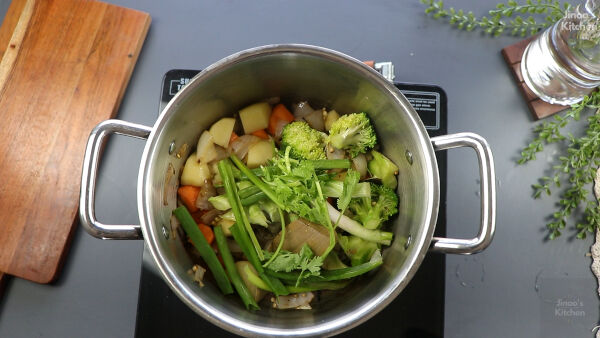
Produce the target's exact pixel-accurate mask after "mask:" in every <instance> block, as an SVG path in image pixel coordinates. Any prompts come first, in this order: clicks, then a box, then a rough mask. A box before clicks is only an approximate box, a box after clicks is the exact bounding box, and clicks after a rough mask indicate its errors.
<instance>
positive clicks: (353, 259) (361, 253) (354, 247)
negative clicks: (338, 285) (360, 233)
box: [338, 236, 379, 266]
mask: <svg viewBox="0 0 600 338" xmlns="http://www.w3.org/2000/svg"><path fill="white" fill-rule="evenodd" d="M338 242H339V243H340V246H341V247H342V249H343V250H344V253H346V255H347V256H348V257H350V264H351V265H352V266H357V265H360V264H363V263H366V262H368V261H369V259H370V258H371V256H373V253H374V252H375V250H377V249H379V246H378V245H377V243H375V242H369V241H365V240H364V239H362V238H360V237H356V236H340V238H339V241H338Z"/></svg>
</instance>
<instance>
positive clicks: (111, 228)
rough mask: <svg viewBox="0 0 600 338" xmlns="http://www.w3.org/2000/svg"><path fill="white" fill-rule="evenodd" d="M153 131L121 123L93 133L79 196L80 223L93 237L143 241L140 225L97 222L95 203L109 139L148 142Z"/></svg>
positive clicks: (100, 126) (101, 126)
mask: <svg viewBox="0 0 600 338" xmlns="http://www.w3.org/2000/svg"><path fill="white" fill-rule="evenodd" d="M151 131H152V128H151V127H146V126H144V125H140V124H135V123H130V122H125V121H121V120H106V121H103V122H101V123H99V124H98V125H97V126H96V127H95V128H94V129H93V130H92V132H91V134H90V137H89V138H88V142H87V146H86V148H85V156H84V158H83V171H82V174H81V191H80V194H79V219H80V221H81V224H82V225H83V227H84V228H85V230H87V232H88V233H89V234H90V235H92V236H94V237H97V238H102V239H142V238H143V237H142V229H141V227H140V226H139V225H113V224H103V223H101V222H99V221H98V220H97V219H96V211H95V207H94V203H95V194H96V178H97V174H98V164H99V160H100V153H101V152H102V149H103V148H104V145H105V144H106V138H107V136H109V135H111V134H117V135H125V136H129V137H136V138H141V139H147V138H148V136H149V135H150V132H151Z"/></svg>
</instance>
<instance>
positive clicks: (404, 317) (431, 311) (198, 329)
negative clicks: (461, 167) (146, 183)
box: [135, 63, 447, 337]
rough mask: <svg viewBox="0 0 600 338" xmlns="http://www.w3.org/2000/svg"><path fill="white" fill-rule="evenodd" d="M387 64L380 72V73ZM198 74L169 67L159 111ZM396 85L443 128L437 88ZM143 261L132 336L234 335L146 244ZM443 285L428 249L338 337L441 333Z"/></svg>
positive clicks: (443, 107)
mask: <svg viewBox="0 0 600 338" xmlns="http://www.w3.org/2000/svg"><path fill="white" fill-rule="evenodd" d="M387 64H388V63H385V64H384V69H383V71H382V73H383V74H384V75H386V74H385V71H386V70H387V69H388V68H385V67H387V66H388V65H387ZM376 65H377V64H376ZM376 68H377V67H376ZM380 71H381V70H380ZM392 72H393V68H392ZM198 73H199V71H198V70H186V69H173V70H170V71H168V72H167V73H166V74H165V76H164V78H163V83H162V90H161V95H160V101H159V112H160V111H162V109H163V108H164V107H165V106H166V105H167V103H168V102H169V101H170V100H171V98H173V96H175V94H176V93H177V92H178V91H179V90H180V89H181V88H182V87H183V86H185V85H186V84H187V83H189V81H190V80H191V79H192V78H193V77H194V76H195V75H196V74H198ZM392 78H393V76H392V77H388V79H390V80H391V79H392ZM394 84H395V86H396V87H397V88H398V89H399V90H400V91H401V92H402V93H403V94H404V96H406V98H407V99H408V100H409V101H410V103H411V104H412V105H413V107H414V108H415V110H416V111H417V113H418V114H419V116H420V118H421V120H422V121H423V124H424V125H425V127H426V129H427V131H428V133H429V135H430V136H437V135H445V134H446V133H447V99H446V94H445V93H444V91H443V90H442V89H441V88H440V87H437V86H433V85H422V84H409V83H394ZM436 157H437V161H438V167H439V174H440V210H439V213H438V221H437V225H436V229H435V236H441V237H443V236H445V235H446V152H437V153H436ZM142 262H143V263H142V271H141V277H140V292H139V299H138V308H137V321H136V332H135V335H136V337H167V336H168V337H201V336H204V337H235V335H233V334H231V333H229V332H227V331H224V330H222V329H221V328H218V327H217V326H215V325H213V324H211V323H209V322H208V321H206V320H204V319H203V318H202V317H200V316H199V315H197V314H196V313H195V312H193V311H192V310H191V309H190V308H188V307H187V305H185V304H184V303H183V302H182V301H181V300H179V298H177V296H176V295H175V294H174V293H173V292H172V291H171V289H169V287H168V286H167V284H166V283H165V282H164V281H163V279H162V278H161V276H160V273H159V272H158V269H157V268H156V266H155V264H154V261H153V260H152V257H151V255H150V252H149V251H148V249H147V247H146V246H144V254H143V261H142ZM444 284H445V256H444V255H442V254H435V253H429V254H428V255H427V256H426V257H425V260H424V261H423V263H422V264H421V266H420V268H419V270H418V271H417V273H416V274H415V276H414V277H413V279H412V280H411V281H410V283H409V284H408V286H407V287H406V288H405V289H404V290H403V291H402V292H401V293H400V295H398V297H396V299H395V300H394V301H393V302H392V303H390V304H389V305H388V306H387V307H386V308H385V309H384V310H382V311H381V312H379V313H378V314H377V315H375V316H374V317H373V318H371V319H369V320H368V321H367V322H365V323H363V324H361V325H359V326H358V327H356V328H354V329H352V330H350V331H347V332H344V333H343V334H342V335H341V336H343V337H365V336H370V335H373V334H377V335H381V336H385V337H442V336H443V333H444Z"/></svg>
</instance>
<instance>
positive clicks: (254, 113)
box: [240, 102, 271, 134]
mask: <svg viewBox="0 0 600 338" xmlns="http://www.w3.org/2000/svg"><path fill="white" fill-rule="evenodd" d="M269 117H271V106H270V105H269V104H268V103H266V102H258V103H255V104H252V105H249V106H248V107H246V108H244V109H242V110H240V120H242V126H243V127H244V133H246V134H251V133H253V132H255V131H257V130H261V129H265V128H267V127H268V126H269Z"/></svg>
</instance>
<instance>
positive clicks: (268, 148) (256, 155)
mask: <svg viewBox="0 0 600 338" xmlns="http://www.w3.org/2000/svg"><path fill="white" fill-rule="evenodd" d="M271 157H273V145H272V144H271V142H269V141H267V140H262V141H258V142H256V143H255V144H253V145H251V146H250V149H248V160H247V163H246V164H247V165H248V167H249V168H256V167H259V166H260V165H262V164H265V163H267V161H268V160H270V159H271Z"/></svg>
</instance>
